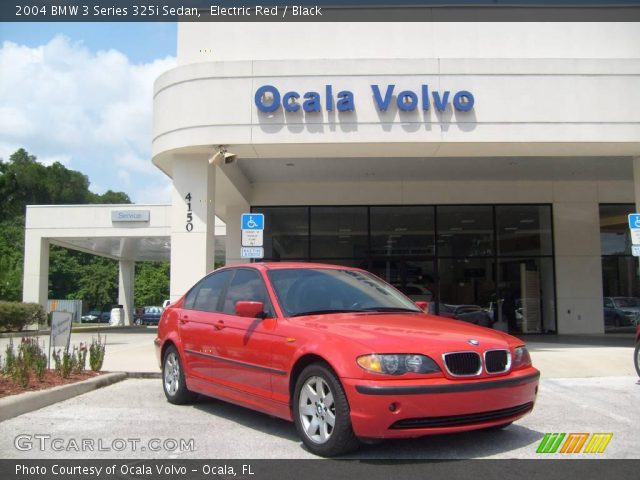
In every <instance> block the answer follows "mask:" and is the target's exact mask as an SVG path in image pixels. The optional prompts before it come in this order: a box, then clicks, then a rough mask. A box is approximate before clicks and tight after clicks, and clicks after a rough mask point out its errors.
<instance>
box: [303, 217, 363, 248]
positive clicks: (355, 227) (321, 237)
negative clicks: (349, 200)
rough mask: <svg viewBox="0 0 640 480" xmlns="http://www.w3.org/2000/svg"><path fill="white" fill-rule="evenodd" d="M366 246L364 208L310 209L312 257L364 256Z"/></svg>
mask: <svg viewBox="0 0 640 480" xmlns="http://www.w3.org/2000/svg"><path fill="white" fill-rule="evenodd" d="M368 243H369V238H368V222H367V207H311V256H313V257H316V258H345V257H346V258H358V257H364V256H365V255H366V253H367V251H368Z"/></svg>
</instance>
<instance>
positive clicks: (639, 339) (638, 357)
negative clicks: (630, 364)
mask: <svg viewBox="0 0 640 480" xmlns="http://www.w3.org/2000/svg"><path fill="white" fill-rule="evenodd" d="M633 361H634V363H635V366H636V372H637V373H638V376H639V377H640V325H638V326H637V327H636V349H635V350H634V352H633Z"/></svg>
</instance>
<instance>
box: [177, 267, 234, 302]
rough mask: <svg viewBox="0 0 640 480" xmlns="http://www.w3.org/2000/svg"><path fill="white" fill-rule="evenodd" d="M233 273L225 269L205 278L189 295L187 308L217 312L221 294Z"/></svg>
mask: <svg viewBox="0 0 640 480" xmlns="http://www.w3.org/2000/svg"><path fill="white" fill-rule="evenodd" d="M231 273H232V272H231V271H229V270H223V271H222V272H218V273H214V274H212V275H209V276H208V277H206V278H205V279H203V280H202V281H201V282H200V284H199V285H197V286H196V287H194V288H193V290H191V292H189V295H187V298H186V302H185V308H190V309H193V310H201V311H204V312H217V311H218V301H219V299H220V294H221V293H222V290H223V289H224V287H225V285H226V284H227V281H228V280H229V278H230V277H231ZM192 294H193V296H192Z"/></svg>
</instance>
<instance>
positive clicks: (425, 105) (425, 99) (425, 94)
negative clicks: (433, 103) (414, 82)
mask: <svg viewBox="0 0 640 480" xmlns="http://www.w3.org/2000/svg"><path fill="white" fill-rule="evenodd" d="M422 110H429V85H422Z"/></svg>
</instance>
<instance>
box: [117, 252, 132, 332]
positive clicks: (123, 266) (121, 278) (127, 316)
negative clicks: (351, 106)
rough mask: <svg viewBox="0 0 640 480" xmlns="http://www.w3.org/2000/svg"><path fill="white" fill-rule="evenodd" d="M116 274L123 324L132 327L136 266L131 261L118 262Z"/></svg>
mask: <svg viewBox="0 0 640 480" xmlns="http://www.w3.org/2000/svg"><path fill="white" fill-rule="evenodd" d="M119 266H120V270H119V273H118V304H119V305H122V307H123V308H124V324H125V326H128V325H132V324H133V321H132V320H133V319H132V314H133V307H134V305H133V285H134V278H135V271H136V264H135V262H133V261H131V260H120V262H119Z"/></svg>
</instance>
